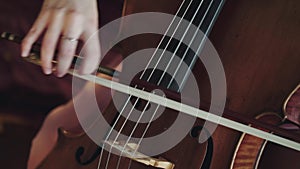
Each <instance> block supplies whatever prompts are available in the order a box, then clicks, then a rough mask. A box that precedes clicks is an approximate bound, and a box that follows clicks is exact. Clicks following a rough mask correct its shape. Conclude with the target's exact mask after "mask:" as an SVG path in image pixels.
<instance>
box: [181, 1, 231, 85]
mask: <svg viewBox="0 0 300 169" xmlns="http://www.w3.org/2000/svg"><path fill="white" fill-rule="evenodd" d="M224 2H225V0H221V2H220V4H219V6H218V9H217V12H216V13H215V15H214V17H213V19H212V22H211V23H210V24H209V27H208V29H207V31H206V33H209V31H210V30H211V28H212V25H213V23H214V22H215V19H216V17H217V16H218V14H219V13H220V11H221V9H222V6H223V4H224ZM205 36H206V34H205ZM205 36H204V37H203V39H202V40H201V43H200V45H199V47H198V49H197V51H196V54H197V53H199V51H200V50H201V49H202V47H203V44H204V43H205V40H206V38H205ZM189 47H190V46H189ZM196 60H197V56H195V57H194V58H193V60H192V63H191V64H190V65H191V66H193V65H194V64H195V62H196ZM190 69H191V68H190ZM189 73H190V71H186V73H185V75H184V78H183V80H182V81H181V84H180V86H179V89H181V88H182V87H183V85H184V83H185V82H186V79H187V78H188V75H189Z"/></svg>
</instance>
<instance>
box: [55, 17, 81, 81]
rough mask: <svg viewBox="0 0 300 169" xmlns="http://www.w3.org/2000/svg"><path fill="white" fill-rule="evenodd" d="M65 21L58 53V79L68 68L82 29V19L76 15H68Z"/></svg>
mask: <svg viewBox="0 0 300 169" xmlns="http://www.w3.org/2000/svg"><path fill="white" fill-rule="evenodd" d="M66 20H67V22H66V24H65V26H64V30H63V37H62V38H61V42H60V47H59V53H58V64H57V68H56V70H57V76H58V77H62V76H64V75H65V74H66V73H67V71H68V69H69V68H70V65H71V63H72V60H73V57H74V55H75V50H76V48H77V44H78V41H77V39H78V38H79V36H80V34H81V32H82V27H83V19H82V17H81V16H78V15H77V14H74V13H69V14H68V15H67V18H66Z"/></svg>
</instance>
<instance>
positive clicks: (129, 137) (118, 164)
mask: <svg viewBox="0 0 300 169" xmlns="http://www.w3.org/2000/svg"><path fill="white" fill-rule="evenodd" d="M150 97H151V96H150V95H149V98H148V100H150ZM149 104H150V102H149V101H148V102H147V104H146V105H145V107H144V109H143V111H142V113H141V114H140V116H139V118H138V120H137V122H136V123H135V125H134V127H133V129H132V130H133V131H135V130H136V128H137V126H138V124H139V122H140V120H141V118H142V117H143V115H144V113H145V111H146V110H147V107H148V106H149ZM133 133H134V132H131V133H130V135H129V136H128V139H127V140H126V143H125V144H124V146H123V149H122V150H121V153H120V155H119V158H118V163H117V167H116V168H117V169H118V168H119V166H120V162H121V157H122V155H123V153H124V151H125V148H126V146H127V145H128V143H129V141H130V139H131V138H132V136H133Z"/></svg>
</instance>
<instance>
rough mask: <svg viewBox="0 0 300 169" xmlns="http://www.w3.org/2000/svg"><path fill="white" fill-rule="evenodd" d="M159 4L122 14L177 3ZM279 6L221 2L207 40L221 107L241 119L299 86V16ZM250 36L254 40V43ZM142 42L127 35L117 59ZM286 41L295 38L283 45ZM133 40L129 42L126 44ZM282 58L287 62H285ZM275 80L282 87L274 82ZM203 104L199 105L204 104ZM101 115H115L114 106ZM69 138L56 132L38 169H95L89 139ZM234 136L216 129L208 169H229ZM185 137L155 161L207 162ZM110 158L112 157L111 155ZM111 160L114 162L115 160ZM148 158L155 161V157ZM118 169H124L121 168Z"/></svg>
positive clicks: (131, 6)
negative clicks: (222, 83)
mask: <svg viewBox="0 0 300 169" xmlns="http://www.w3.org/2000/svg"><path fill="white" fill-rule="evenodd" d="M161 3H162V4H161V6H160V5H158V4H155V5H154V4H152V3H151V2H150V1H149V2H147V1H143V2H139V1H134V0H128V1H126V4H125V5H126V6H125V8H124V15H126V14H130V13H135V12H142V11H143V12H144V11H149V10H150V11H158V10H159V11H164V10H165V11H164V12H171V13H174V11H176V7H178V6H179V4H180V2H177V1H176V2H173V4H172V6H173V5H174V6H176V7H174V8H175V9H171V7H170V4H169V3H168V2H161ZM281 3H282V2H279V1H275V2H274V1H273V2H272V3H266V2H258V1H251V2H249V1H248V2H247V1H239V2H235V1H229V0H228V1H227V2H226V3H225V5H224V9H223V11H222V12H221V13H220V17H219V19H218V20H217V22H216V24H215V27H214V29H213V30H212V32H211V35H210V38H211V40H212V42H213V43H214V46H215V47H216V49H217V51H218V52H219V54H220V56H221V60H222V62H223V65H224V69H225V72H226V77H227V86H228V89H227V90H228V93H227V102H226V103H227V105H226V108H228V109H230V110H234V111H235V112H245V113H246V114H247V115H253V114H251V113H257V112H261V111H262V110H263V109H275V110H276V109H279V105H281V103H282V101H283V99H284V97H285V96H286V95H287V94H288V92H289V91H290V89H291V88H292V87H293V86H295V84H297V83H298V82H299V77H294V74H293V73H294V72H297V68H298V65H299V59H298V57H297V54H298V53H299V49H297V43H296V42H297V40H299V36H295V35H299V33H298V31H297V24H298V23H294V22H292V21H295V20H297V19H299V15H297V9H299V3H298V2H296V1H287V2H285V5H282V4H281ZM149 8H152V9H149ZM253 9H255V10H253ZM287 9H288V10H287ZM274 16H277V17H274ZM279 16H280V17H279ZM270 18H271V19H270ZM291 22H292V23H291ZM294 24H295V25H294ZM287 25H288V26H287ZM273 28H276V30H274V29H273ZM272 30H273V31H272ZM283 32H284V33H283ZM253 37H257V39H254V38H253ZM144 38H145V37H133V39H134V41H135V43H126V46H125V45H123V49H126V50H125V51H123V55H125V56H126V55H128V54H129V53H132V51H136V50H137V49H139V48H145V47H148V46H149V44H148V43H149V41H151V40H149V39H151V37H150V38H149V37H148V38H147V42H145V41H143V39H144ZM152 38H153V37H152ZM292 38H295V40H294V41H289V40H290V39H292ZM153 39H154V40H153V41H156V42H157V38H155V37H154V38H153ZM134 41H133V40H132V42H134ZM142 42H143V43H142ZM293 42H295V43H293ZM282 44H284V45H282ZM124 46H125V47H124ZM132 48H134V49H132ZM274 50H275V51H274ZM291 51H293V52H291ZM295 51H296V52H295ZM286 55H288V56H289V57H290V58H289V59H291V60H288V61H287V60H286ZM270 63H271V64H272V65H271V64H270ZM198 65H200V66H198ZM197 66H198V67H197ZM194 69H195V72H197V76H198V78H200V79H201V81H200V80H199V81H200V86H199V90H200V93H201V99H202V100H205V101H207V100H210V99H209V98H210V95H211V94H210V92H209V90H208V89H209V83H208V82H207V79H208V77H207V75H206V74H205V70H203V67H201V63H200V64H199V63H198V64H197V63H196V64H195V68H194ZM279 79H280V80H281V81H284V82H285V83H278V81H279ZM205 81H206V82H205ZM273 84H276V86H275V85H274V86H273ZM278 91H280V92H278ZM274 93H276V94H275V95H274ZM203 104H204V103H202V104H201V105H203ZM203 106H204V107H205V105H203ZM107 111H109V112H115V111H114V108H110V109H108V110H107ZM245 116H246V115H245ZM166 119H170V118H169V117H167V118H166ZM162 121H165V120H162ZM202 123H203V122H201V120H197V122H196V124H197V125H195V126H201V124H202ZM162 128H163V127H162ZM69 135H70V133H68V134H66V131H64V132H63V133H61V134H60V138H59V141H58V144H57V146H56V148H55V149H54V151H53V152H52V153H51V154H50V155H49V156H48V157H47V159H45V161H44V162H43V163H42V164H41V166H40V168H51V167H54V168H84V167H85V168H96V166H97V162H96V161H89V159H90V156H91V154H93V151H94V150H95V149H97V146H96V145H94V144H93V143H91V140H89V138H88V137H87V136H86V135H84V134H83V135H80V136H69ZM239 135H240V133H239V132H237V131H234V130H231V129H228V128H225V127H222V126H219V127H218V128H217V130H216V131H215V132H214V133H213V135H212V138H213V140H214V143H213V147H214V148H213V153H212V154H213V155H212V159H211V165H210V168H229V165H230V162H231V160H230V158H229V157H231V156H232V154H233V151H234V147H235V145H236V143H237V140H238V136H239ZM191 136H193V134H191ZM191 136H189V135H187V136H186V138H185V139H184V141H183V142H182V143H181V144H179V145H177V146H176V147H174V148H173V149H171V150H169V151H168V152H166V153H163V154H162V155H160V157H161V158H164V159H166V161H167V162H171V163H172V164H174V165H175V168H176V167H177V168H199V167H201V166H202V167H203V166H204V167H203V168H205V167H207V166H205V165H203V161H204V162H205V159H207V158H205V157H207V156H206V155H207V153H206V150H208V149H209V146H208V145H209V144H208V143H204V144H199V142H197V139H195V138H193V137H191ZM196 137H197V136H196ZM295 137H297V136H295ZM74 141H75V142H76V144H75V143H74ZM62 145H68V147H69V148H63V146H62ZM79 145H80V147H85V149H84V151H83V149H82V148H78V147H79ZM154 146H157V145H154ZM86 147H88V148H86ZM67 149H68V151H67ZM89 152H91V153H89ZM62 158H64V159H66V160H65V161H68V162H67V163H65V164H62V163H63V162H60V160H57V159H62ZM111 158H112V159H114V158H115V157H111ZM226 158H228V159H226ZM74 159H75V160H74ZM76 159H79V160H76ZM158 159H159V158H158ZM199 159H201V160H199ZM116 160H117V161H118V158H117V159H116ZM126 160H128V159H124V163H126ZM149 160H150V161H151V160H154V161H155V162H160V160H157V159H149ZM156 160H157V161H156ZM72 161H73V162H72ZM87 161H89V162H90V163H87ZM112 161H113V160H112ZM163 162H165V161H163ZM112 163H114V162H112ZM53 164H54V165H55V166H53ZM130 164H131V165H130V166H131V167H132V168H143V167H144V168H147V167H146V166H145V165H143V164H141V163H140V162H136V161H131V162H130ZM112 165H114V164H112ZM121 166H122V167H124V168H127V166H125V165H121ZM111 168H115V166H111Z"/></svg>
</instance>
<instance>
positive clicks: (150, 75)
mask: <svg viewBox="0 0 300 169" xmlns="http://www.w3.org/2000/svg"><path fill="white" fill-rule="evenodd" d="M202 1H203V0H202ZM192 2H193V0H192V1H190V3H189V4H188V8H186V10H185V12H184V14H183V15H184V16H185V15H186V13H187V11H188V9H189V6H190V5H191V4H192ZM183 4H184V2H183V3H182V5H181V7H180V8H179V10H178V11H177V13H176V15H177V14H178V13H179V11H180V9H181V8H182V6H183ZM175 18H176V16H174V17H173V21H174V20H175ZM182 19H183V17H182V18H181V20H180V23H181V22H182ZM173 21H172V22H173ZM171 25H172V24H170V25H169V27H168V30H169V28H170V27H171ZM179 25H180V24H178V25H177V27H176V28H175V31H174V32H173V35H172V36H174V34H175V32H176V31H177V29H178V26H179ZM168 30H167V31H166V33H165V35H164V37H166V34H167V33H168ZM162 41H163V38H162V39H161V41H160V44H161V43H162ZM169 43H170V41H169V42H168V44H169ZM158 46H159V45H158ZM157 50H158V48H156V51H155V52H154V54H153V55H152V57H151V59H150V61H149V62H148V65H147V66H146V68H145V69H144V71H143V73H142V75H141V77H142V76H143V75H144V73H145V70H146V69H147V67H148V66H149V65H150V63H151V61H152V59H153V58H154V56H155V54H156V53H157ZM158 62H159V61H158ZM151 76H152V74H151V75H150V76H149V77H151ZM138 100H139V98H137V100H136V101H138ZM149 103H150V102H148V103H147V104H149ZM145 108H146V107H145ZM132 110H133V109H132ZM132 110H131V111H132ZM144 111H145V110H144ZM130 114H131V112H130V113H129V115H130ZM143 114H144V112H143V113H142V114H141V116H140V117H139V120H138V121H140V118H141V117H142V116H143ZM127 118H128V117H127ZM123 124H125V123H123ZM136 124H138V123H136ZM123 126H124V125H123ZM123 126H122V128H121V129H120V130H119V132H120V131H122V129H123ZM136 127H137V125H135V127H134V130H133V131H135V128H136ZM132 134H133V132H131V134H130V136H129V138H128V139H127V141H126V144H125V145H124V147H123V150H122V152H121V155H122V154H123V151H124V149H125V147H126V145H127V143H128V142H129V140H130V138H131V136H132ZM117 138H118V135H117V137H116V138H115V140H117ZM111 148H112V146H111ZM110 152H111V149H110ZM121 155H120V156H119V162H118V166H119V164H120V157H121Z"/></svg>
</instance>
